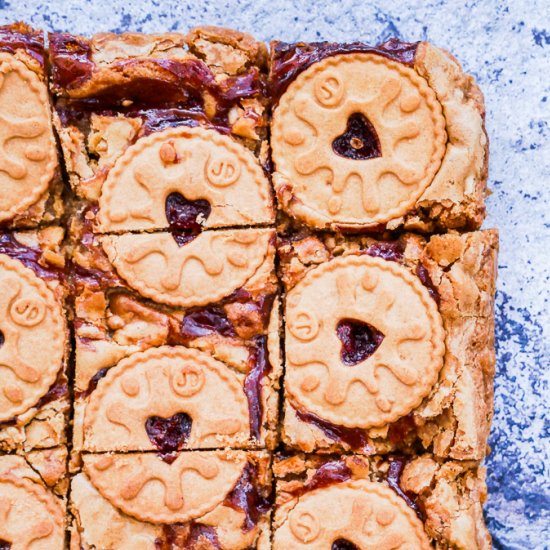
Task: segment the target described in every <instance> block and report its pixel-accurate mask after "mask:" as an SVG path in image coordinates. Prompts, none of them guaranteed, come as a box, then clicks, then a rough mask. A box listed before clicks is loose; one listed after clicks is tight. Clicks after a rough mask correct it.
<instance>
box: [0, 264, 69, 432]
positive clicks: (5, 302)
mask: <svg viewBox="0 0 550 550" xmlns="http://www.w3.org/2000/svg"><path fill="white" fill-rule="evenodd" d="M64 339H65V324H64V320H63V313H62V311H61V307H60V306H59V304H58V303H57V302H56V300H55V298H54V295H53V293H52V291H51V290H50V289H49V288H48V287H47V286H46V283H44V281H42V279H40V278H38V277H37V276H36V275H35V274H34V272H33V271H31V270H30V269H28V268H26V267H24V266H23V265H22V264H21V263H20V262H18V261H16V260H12V259H11V258H9V257H8V256H6V255H4V254H0V421H3V420H9V419H11V418H13V417H14V416H16V415H18V414H21V413H23V412H24V411H26V410H27V409H29V408H30V407H32V406H33V405H34V404H36V402H37V401H38V400H39V399H40V397H42V396H43V395H44V394H45V393H46V392H47V391H48V389H49V388H50V386H51V385H52V384H53V382H54V381H55V378H56V376H57V373H58V371H59V369H60V368H61V365H62V360H63V353H64Z"/></svg>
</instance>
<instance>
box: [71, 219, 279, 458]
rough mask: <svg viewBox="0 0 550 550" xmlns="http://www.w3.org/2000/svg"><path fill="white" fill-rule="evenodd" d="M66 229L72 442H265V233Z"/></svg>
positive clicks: (269, 365) (268, 338)
mask: <svg viewBox="0 0 550 550" xmlns="http://www.w3.org/2000/svg"><path fill="white" fill-rule="evenodd" d="M77 227H78V229H76V228H77ZM73 229H74V230H75V241H74V243H75V244H74V250H73V253H72V257H73V264H74V272H73V287H74V303H75V346H76V373H75V400H76V402H75V421H74V448H75V449H76V450H80V449H86V450H90V451H117V450H122V451H128V450H154V449H159V450H164V451H168V450H176V449H178V450H179V449H182V448H212V447H224V448H225V447H239V448H242V447H249V446H252V447H257V446H262V447H264V446H268V447H273V446H274V445H275V444H276V433H277V432H276V423H277V412H278V394H277V390H278V379H279V376H280V372H281V360H280V349H279V325H280V322H279V306H280V303H279V299H278V297H277V294H278V286H277V279H276V275H275V268H274V257H275V234H274V231H273V230H270V229H262V228H260V229H242V230H237V229H234V230H223V231H222V230H220V231H204V232H201V233H199V234H198V235H197V236H195V237H193V238H191V239H190V238H189V237H188V236H181V235H178V234H171V233H154V234H148V233H140V234H130V233H128V234H124V235H102V236H99V235H93V234H92V233H90V232H87V230H86V224H83V225H80V223H78V224H75V225H74V227H73ZM189 348H193V349H189ZM139 352H143V353H139ZM111 371H112V372H111ZM153 380H154V381H153Z"/></svg>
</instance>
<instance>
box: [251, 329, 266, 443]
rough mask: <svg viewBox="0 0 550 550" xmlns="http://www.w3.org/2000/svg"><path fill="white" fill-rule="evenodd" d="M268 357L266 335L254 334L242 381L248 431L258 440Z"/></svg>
mask: <svg viewBox="0 0 550 550" xmlns="http://www.w3.org/2000/svg"><path fill="white" fill-rule="evenodd" d="M271 369H272V367H271V364H270V362H269V358H268V350H267V336H264V335H261V336H255V337H254V338H253V339H252V346H251V347H250V351H249V354H248V372H247V375H246V378H245V381H244V393H245V395H246V398H247V400H248V410H249V414H250V433H251V435H252V437H254V438H255V439H256V440H257V441H259V440H260V435H261V428H262V416H263V409H264V407H263V403H262V380H263V379H264V377H265V376H267V375H268V374H269V373H270V372H271Z"/></svg>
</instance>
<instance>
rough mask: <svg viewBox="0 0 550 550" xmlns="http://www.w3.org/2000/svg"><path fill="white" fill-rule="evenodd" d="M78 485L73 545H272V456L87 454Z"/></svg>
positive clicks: (230, 548) (231, 549)
mask: <svg viewBox="0 0 550 550" xmlns="http://www.w3.org/2000/svg"><path fill="white" fill-rule="evenodd" d="M82 462H83V464H82V470H81V471H80V472H79V473H77V474H76V475H75V476H74V477H73V479H72V482H71V497H70V511H71V513H72V516H73V523H72V527H71V548H78V549H83V550H92V549H96V548H101V549H102V550H123V549H128V550H130V549H133V548H140V549H142V550H148V549H150V550H159V549H160V550H170V549H172V548H217V549H218V548H219V549H221V550H245V549H248V548H257V549H258V550H262V549H266V550H267V549H269V548H270V512H271V498H272V496H271V493H272V487H271V470H270V457H269V455H268V454H267V453H265V452H244V451H192V452H181V453H173V454H168V455H161V454H155V453H132V454H103V455H101V454H100V455H89V454H85V455H83V457H82Z"/></svg>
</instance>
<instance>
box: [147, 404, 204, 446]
mask: <svg viewBox="0 0 550 550" xmlns="http://www.w3.org/2000/svg"><path fill="white" fill-rule="evenodd" d="M192 425H193V420H192V419H191V417H190V416H189V415H188V414H185V413H177V414H175V415H173V416H171V417H170V418H163V417H162V416H150V417H149V418H148V419H147V421H146V422H145V429H146V431H147V435H148V436H149V439H150V440H151V443H152V444H153V445H154V446H155V447H156V448H157V449H159V450H161V451H163V452H170V451H178V450H180V449H182V448H183V447H184V446H185V444H186V443H187V440H188V439H189V435H190V434H191V427H192Z"/></svg>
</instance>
